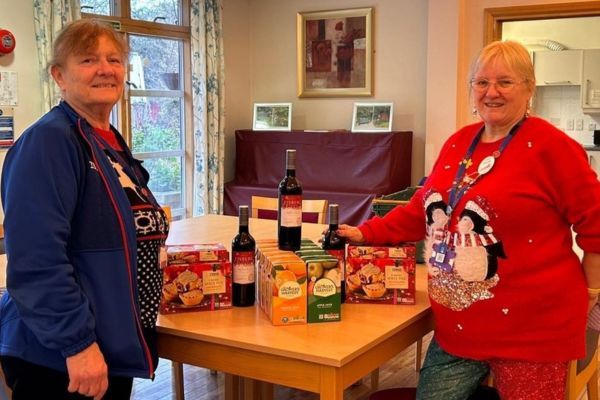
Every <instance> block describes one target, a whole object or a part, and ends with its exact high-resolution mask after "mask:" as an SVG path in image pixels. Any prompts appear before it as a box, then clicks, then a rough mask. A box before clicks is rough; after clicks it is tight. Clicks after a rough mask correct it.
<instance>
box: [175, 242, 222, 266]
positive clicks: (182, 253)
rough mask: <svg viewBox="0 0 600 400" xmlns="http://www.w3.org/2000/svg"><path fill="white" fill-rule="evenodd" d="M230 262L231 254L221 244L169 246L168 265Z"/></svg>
mask: <svg viewBox="0 0 600 400" xmlns="http://www.w3.org/2000/svg"><path fill="white" fill-rule="evenodd" d="M215 261H229V252H228V251H227V249H226V248H225V246H223V245H222V244H221V243H207V244H181V245H173V246H167V263H168V264H190V263H203V262H208V263H211V262H215Z"/></svg>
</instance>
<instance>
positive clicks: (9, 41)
mask: <svg viewBox="0 0 600 400" xmlns="http://www.w3.org/2000/svg"><path fill="white" fill-rule="evenodd" d="M16 43H17V40H16V39H15V36H14V35H13V34H12V33H11V32H10V31H9V30H6V29H0V56H3V55H5V54H10V53H12V51H13V50H14V49H15V45H16Z"/></svg>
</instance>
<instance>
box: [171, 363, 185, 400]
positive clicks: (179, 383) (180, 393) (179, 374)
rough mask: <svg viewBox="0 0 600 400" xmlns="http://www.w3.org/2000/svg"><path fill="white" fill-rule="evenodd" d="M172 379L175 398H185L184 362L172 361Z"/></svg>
mask: <svg viewBox="0 0 600 400" xmlns="http://www.w3.org/2000/svg"><path fill="white" fill-rule="evenodd" d="M171 380H172V382H173V391H174V392H175V399H177V400H184V399H185V394H184V389H183V364H182V363H180V362H177V361H172V365H171Z"/></svg>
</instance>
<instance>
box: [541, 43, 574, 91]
mask: <svg viewBox="0 0 600 400" xmlns="http://www.w3.org/2000/svg"><path fill="white" fill-rule="evenodd" d="M582 53H583V51H582V50H563V51H535V52H533V66H534V69H535V80H536V84H537V86H551V85H580V84H581V58H582Z"/></svg>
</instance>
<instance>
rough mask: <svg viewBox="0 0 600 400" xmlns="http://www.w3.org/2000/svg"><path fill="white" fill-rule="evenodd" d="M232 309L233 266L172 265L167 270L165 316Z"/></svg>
mask: <svg viewBox="0 0 600 400" xmlns="http://www.w3.org/2000/svg"><path fill="white" fill-rule="evenodd" d="M225 308H231V263H230V262H228V261H226V262H223V261H221V262H216V263H191V264H170V265H167V267H166V268H165V269H163V289H162V297H161V301H160V312H161V314H173V313H179V312H187V311H213V310H221V309H225Z"/></svg>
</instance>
